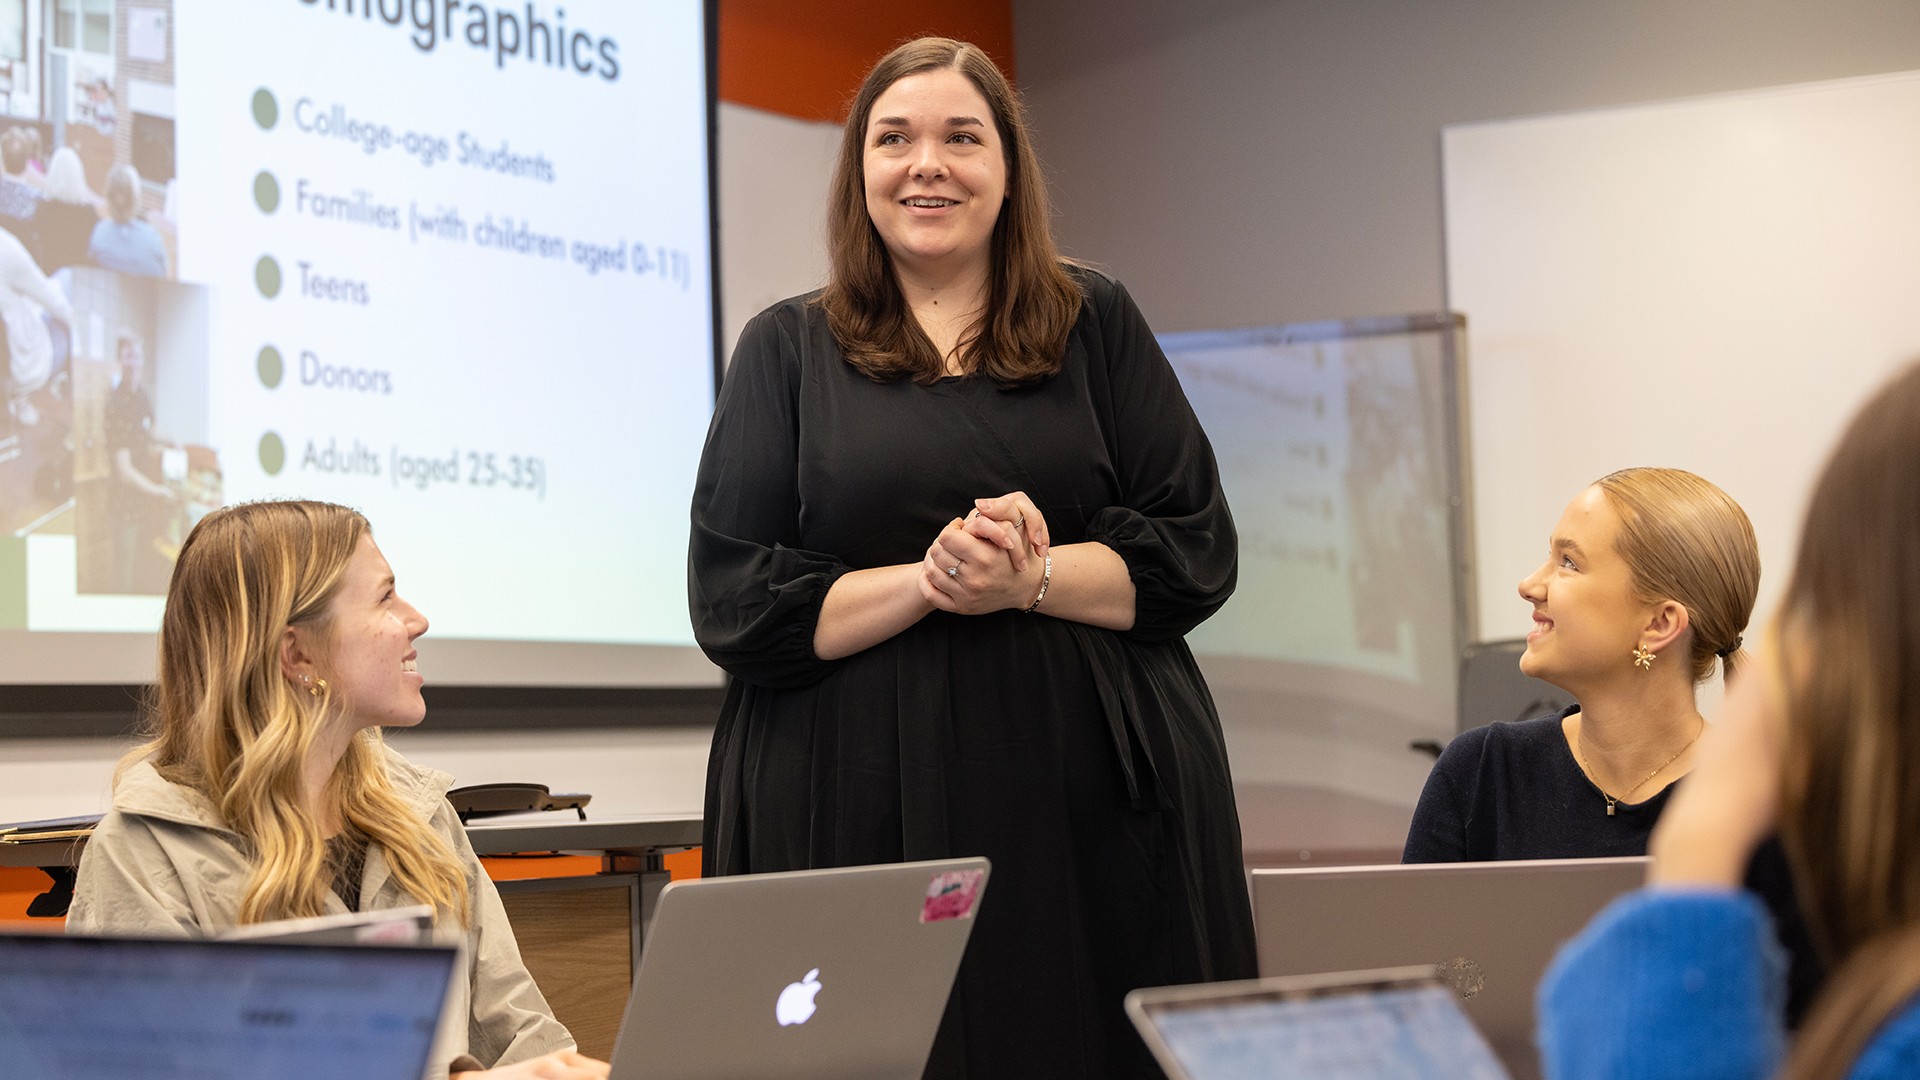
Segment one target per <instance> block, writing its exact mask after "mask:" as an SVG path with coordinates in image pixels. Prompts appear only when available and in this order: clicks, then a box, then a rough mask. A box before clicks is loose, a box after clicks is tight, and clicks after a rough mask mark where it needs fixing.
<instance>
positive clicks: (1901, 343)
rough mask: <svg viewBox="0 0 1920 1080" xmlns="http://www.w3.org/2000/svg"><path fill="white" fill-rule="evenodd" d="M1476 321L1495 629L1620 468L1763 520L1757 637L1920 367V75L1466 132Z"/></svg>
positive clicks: (1516, 612) (1458, 196)
mask: <svg viewBox="0 0 1920 1080" xmlns="http://www.w3.org/2000/svg"><path fill="white" fill-rule="evenodd" d="M1442 143H1443V154H1444V181H1445V211H1446V240H1447V295H1448V306H1449V307H1450V308H1451V309H1452V310H1454V311H1458V312H1461V313H1463V314H1464V315H1465V316H1466V319H1467V339H1468V347H1467V354H1468V356H1469V357H1470V358H1471V364H1470V371H1471V375H1470V378H1469V382H1468V395H1469V398H1468V399H1469V405H1470V410H1471V421H1470V429H1469V430H1470V432H1471V438H1470V447H1471V453H1472V458H1473V461H1472V468H1473V474H1474V510H1475V513H1474V530H1473V532H1474V538H1475V540H1474V552H1475V562H1476V571H1477V578H1478V585H1477V587H1478V598H1479V602H1478V604H1477V605H1476V606H1477V609H1478V623H1477V636H1478V638H1479V639H1481V640H1489V639H1495V638H1504V637H1518V636H1521V635H1522V634H1524V633H1525V631H1526V629H1527V626H1528V612H1529V608H1528V605H1526V604H1525V603H1523V602H1521V601H1520V600H1519V599H1518V597H1517V595H1516V594H1515V589H1514V583H1515V582H1517V581H1518V579H1519V578H1520V577H1521V576H1522V575H1524V574H1525V573H1527V572H1528V571H1530V570H1532V569H1533V567H1534V566H1536V565H1537V564H1538V563H1539V562H1540V561H1541V560H1542V559H1543V558H1544V557H1545V553H1546V541H1547V534H1548V532H1549V531H1550V530H1551V528H1552V526H1553V524H1554V522H1555V521H1556V520H1557V519H1558V517H1559V514H1560V511H1561V509H1562V508H1563V507H1564V506H1565V505H1566V503H1567V502H1568V501H1569V500H1571V499H1572V498H1573V497H1574V496H1575V495H1576V494H1577V493H1578V492H1579V491H1580V490H1581V489H1582V488H1583V487H1585V486H1586V485H1587V484H1589V483H1591V482H1592V481H1593V480H1594V479H1596V478H1598V477H1600V476H1602V475H1604V474H1606V473H1608V472H1611V471H1612V470H1614V469H1619V468H1624V467H1627V466H1633V465H1664V466H1674V467H1678V468H1684V469H1690V470H1693V471H1694V472H1697V473H1699V474H1701V475H1702V476H1705V477H1706V478H1707V479H1709V480H1712V481H1713V482H1715V483H1717V484H1719V485H1720V486H1721V487H1723V488H1725V489H1726V490H1727V492H1728V493H1729V494H1731V495H1732V496H1733V497H1734V498H1735V499H1737V500H1738V501H1739V502H1740V504H1741V505H1742V506H1744V507H1745V508H1746V510H1747V513H1748V515H1749V516H1750V517H1751V518H1752V519H1753V523H1754V528H1755V530H1756V532H1757V533H1758V535H1759V540H1760V552H1761V562H1762V566H1763V575H1762V580H1761V590H1760V603H1759V608H1758V610H1757V611H1756V614H1755V620H1754V623H1753V625H1754V626H1758V625H1760V623H1761V621H1762V620H1763V619H1764V618H1765V617H1766V616H1767V614H1768V613H1769V612H1770V611H1771V610H1772V609H1773V607H1774V604H1775V602H1776V600H1777V598H1778V596H1779V594H1780V591H1781V589H1782V587H1783V585H1784V584H1785V578H1786V576H1787V573H1788V570H1789V568H1790V567H1791V564H1792V558H1793V552H1794V547H1795V541H1796V539H1797V537H1798V534H1799V529H1800V521H1801V517H1802V514H1803V513H1804V508H1805V505H1806V500H1807V496H1808V493H1809V491H1810V490H1811V487H1812V484H1813V481H1814V480H1815V478H1816V475H1817V472H1818V470H1819V468H1820V467H1821V465H1822V463H1823V462H1824V460H1825V458H1826V455H1827V453H1828V451H1829V450H1830V448H1831V447H1832V445H1833V443H1834V442H1835V440H1836V439H1837V438H1838V436H1839V433H1840V430H1841V427H1842V425H1843V424H1844V423H1845V421H1846V420H1847V418H1848V417H1849V416H1850V415H1851V414H1852V412H1853V411H1854V409H1855V408H1856V407H1857V406H1858V405H1859V404H1860V403H1861V402H1862V400H1863V399H1864V398H1865V397H1866V396H1868V395H1869V394H1871V393H1872V392H1873V390H1874V389H1875V388H1876V387H1877V386H1878V385H1879V384H1880V383H1881V382H1882V381H1883V380H1884V379H1885V378H1886V377H1887V376H1889V375H1890V374H1891V373H1892V372H1893V371H1894V370H1895V369H1896V368H1897V367H1899V366H1901V365H1902V363H1903V362H1904V361H1905V360H1906V359H1907V358H1909V357H1912V356H1914V355H1916V354H1920V302H1917V301H1920V72H1906V73H1901V74H1896V75H1886V76H1875V77H1871V78H1863V79H1846V80H1839V81H1834V82H1822V83H1810V84H1804V85H1796V86H1786V87H1778V88H1772V89H1767V90H1758V91H1751V92H1744V93H1737V94H1727V95H1718V96H1713V97H1707V98H1698V99H1690V100H1685V101H1676V102H1668V103H1663V104H1652V105H1641V106H1635V107H1629V108H1619V109H1607V110H1601V111H1594V112H1583V113H1574V114H1567V115H1559V116H1546V117H1537V118H1530V119H1523V120H1509V121H1502V122H1495V123H1482V124H1471V125H1461V126H1456V127H1450V128H1447V129H1446V130H1445V131H1444V133H1443V137H1442Z"/></svg>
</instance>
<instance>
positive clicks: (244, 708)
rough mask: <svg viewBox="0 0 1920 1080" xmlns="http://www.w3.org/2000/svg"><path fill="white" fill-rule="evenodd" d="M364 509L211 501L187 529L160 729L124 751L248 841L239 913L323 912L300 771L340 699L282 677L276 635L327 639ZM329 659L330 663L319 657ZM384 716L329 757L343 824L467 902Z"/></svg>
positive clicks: (433, 899)
mask: <svg viewBox="0 0 1920 1080" xmlns="http://www.w3.org/2000/svg"><path fill="white" fill-rule="evenodd" d="M368 533H369V528H368V525H367V520H366V519H365V518H363V517H361V516H360V515H359V514H358V513H356V512H354V511H352V510H349V509H347V508H346V507H342V506H335V505H333V504H331V503H320V502H258V503H243V504H241V505H238V506H231V507H227V508H225V509H222V510H217V511H215V512H213V513H212V514H209V515H207V516H206V517H205V518H203V519H202V520H201V521H200V523H199V524H198V525H196V526H194V529H193V532H192V533H190V534H188V536H187V542H186V544H185V545H184V546H182V547H181V549H180V558H179V561H178V562H177V563H175V564H174V568H173V580H172V582H171V583H170V584H169V586H168V588H167V606H166V612H165V614H164V615H163V616H162V617H161V622H160V670H159V676H158V678H157V679H156V680H155V682H154V687H153V691H152V694H151V698H150V701H149V710H148V718H147V723H148V724H149V726H150V728H151V729H152V730H151V734H152V740H151V741H150V742H148V743H146V744H145V745H143V746H141V747H138V748H136V749H135V750H134V751H133V752H132V753H131V754H129V755H128V756H127V758H126V759H125V761H124V762H123V763H122V765H121V771H122V772H124V770H125V769H126V767H127V766H128V765H131V764H133V763H135V762H137V761H140V760H143V759H144V760H147V761H150V762H152V764H153V766H154V768H155V769H156V770H158V771H159V773H160V775H161V776H163V777H165V778H166V779H168V780H170V781H172V782H173V783H176V784H179V785H181V786H183V787H187V788H191V789H193V790H194V791H198V792H199V793H200V794H202V795H204V796H206V798H207V800H208V801H209V802H211V803H212V804H213V806H214V807H215V808H216V809H217V810H218V812H219V814H220V817H221V820H222V821H223V822H224V823H225V824H226V826H227V827H228V828H230V829H232V830H233V831H234V832H235V833H237V834H238V835H239V836H240V837H241V838H242V839H244V840H245V841H246V842H247V844H248V845H249V847H250V848H251V854H252V856H253V875H252V877H251V878H250V879H249V880H248V882H247V886H246V890H245V892H244V893H243V895H242V899H241V904H240V921H241V922H243V923H252V922H266V921H269V920H273V919H286V918H300V917H305V916H312V915H318V914H320V913H321V912H322V911H324V910H325V903H326V895H327V891H328V887H329V882H330V875H329V873H328V870H327V865H326V843H325V840H324V838H323V837H322V836H321V829H320V822H319V821H318V820H316V819H315V818H314V816H313V815H312V814H311V813H309V812H308V811H307V808H306V804H305V803H304V801H303V799H302V792H301V769H302V766H303V764H304V763H305V761H306V759H307V753H308V751H309V750H310V749H311V748H312V746H313V743H314V739H315V736H316V735H317V734H318V732H319V731H320V730H321V728H322V727H323V726H324V721H325V720H326V719H327V717H329V716H330V715H331V713H332V712H333V711H334V710H336V709H338V708H341V707H343V706H342V704H341V703H340V702H337V701H336V700H335V699H334V697H333V694H332V692H331V691H330V690H328V689H326V688H325V687H324V686H323V685H322V684H320V683H318V682H316V683H315V688H316V689H319V690H320V691H321V692H320V693H319V694H317V695H315V694H311V693H308V692H306V691H305V690H304V689H303V688H297V687H295V686H294V685H292V684H291V683H289V682H288V680H287V677H286V675H285V674H284V673H283V672H282V671H281V667H280V647H281V642H282V639H283V638H284V637H285V635H286V632H287V629H288V627H291V626H304V627H307V628H309V629H310V630H312V631H313V633H314V634H315V636H316V638H317V640H318V641H319V642H320V643H321V644H322V645H323V646H327V648H323V649H322V650H321V652H322V653H323V654H325V653H327V652H330V651H331V650H330V646H331V636H330V634H331V629H332V627H331V626H330V623H329V616H328V611H329V603H330V602H331V601H332V599H333V597H334V594H335V593H336V592H337V591H338V589H339V586H340V581H341V578H342V575H343V574H344V572H345V570H346V567H347V562H348V560H349V559H350V558H351V557H352V555H353V552H354V549H355V548H356V547H357V546H358V545H359V543H360V538H361V537H363V536H366V535H368ZM322 670H323V672H324V670H325V669H324V667H323V668H322ZM384 757H385V755H384V754H383V753H382V751H381V741H380V734H379V729H377V728H369V729H367V730H364V731H361V732H360V733H359V734H358V735H357V736H355V738H354V740H353V742H352V743H351V744H350V746H349V747H348V750H347V753H346V756H344V757H343V758H341V760H340V764H339V766H338V767H337V768H336V769H335V770H334V774H333V779H332V781H331V783H332V785H333V791H332V795H333V797H334V799H335V801H336V805H337V806H338V807H339V811H340V816H341V819H342V821H343V823H344V824H345V825H346V826H347V827H348V828H350V829H353V830H357V831H358V832H359V833H360V834H361V835H363V836H365V837H367V839H368V840H369V841H370V842H371V843H374V844H378V845H379V846H380V847H381V848H382V850H383V852H384V854H385V855H386V859H387V863H388V865H389V866H390V867H391V869H392V872H393V879H394V881H395V883H396V884H398V885H399V886H400V887H401V889H402V890H404V891H405V892H407V893H408V894H409V895H411V896H413V897H414V898H415V899H417V900H419V901H420V902H422V903H425V904H429V905H431V906H432V907H433V908H434V909H435V910H436V911H438V912H439V913H440V914H441V915H443V916H451V917H452V918H454V919H455V920H456V921H458V922H460V923H462V924H465V923H466V922H467V920H468V918H469V916H470V898H469V889H468V882H467V879H466V874H465V872H464V871H463V869H462V868H461V866H460V863H459V860H458V859H456V858H455V856H454V853H453V850H452V848H451V847H450V846H449V845H448V844H447V842H446V841H445V840H443V839H442V838H441V837H440V836H439V835H438V834H437V833H435V832H434V831H433V830H432V829H429V828H427V827H426V826H425V824H424V823H423V822H421V821H420V818H419V815H418V813H417V812H416V811H414V810H412V809H411V808H409V807H408V806H407V804H406V802H405V801H404V800H403V799H402V798H401V797H400V795H399V794H398V793H397V792H396V791H395V790H394V788H393V786H392V784H391V783H390V782H389V780H388V778H387V774H386V769H385V764H384Z"/></svg>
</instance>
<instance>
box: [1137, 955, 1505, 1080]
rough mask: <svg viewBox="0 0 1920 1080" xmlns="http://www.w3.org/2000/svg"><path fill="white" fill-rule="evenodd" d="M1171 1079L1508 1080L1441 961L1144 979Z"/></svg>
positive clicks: (1155, 1046)
mask: <svg viewBox="0 0 1920 1080" xmlns="http://www.w3.org/2000/svg"><path fill="white" fill-rule="evenodd" d="M1127 1015H1128V1017H1130V1018H1131V1019H1132V1020H1133V1024H1134V1026H1135V1027H1136V1028H1138V1029H1139V1031H1140V1037H1141V1038H1142V1039H1144V1040H1145V1041H1146V1044H1147V1046H1148V1048H1149V1049H1151V1050H1152V1051H1153V1056H1154V1057H1155V1058H1156V1059H1157V1060H1158V1061H1159V1062H1160V1067H1161V1068H1162V1069H1165V1070H1166V1073H1167V1076H1168V1077H1169V1078H1170V1080H1296V1078H1297V1080H1506V1076H1507V1073H1506V1071H1505V1070H1504V1069H1502V1068H1501V1067H1500V1063H1499V1061H1497V1060H1496V1059H1495V1058H1494V1056H1493V1051H1492V1050H1490V1049H1489V1048H1488V1047H1487V1043H1486V1040H1485V1039H1483V1038H1481V1037H1480V1033H1479V1032H1478V1031H1476V1030H1475V1029H1474V1026H1473V1023H1472V1021H1470V1020H1468V1019H1467V1017H1466V1014H1465V1013H1463V1012H1461V1011H1460V1005H1459V1002H1458V1001H1456V1000H1455V998H1454V995H1453V991H1452V989H1451V988H1450V987H1448V986H1447V985H1445V984H1444V983H1442V982H1440V981H1439V979H1438V978H1437V977H1436V975H1435V972H1434V969H1433V968H1432V967H1411V968H1390V969H1386V970H1381V971H1354V972H1343V973H1339V974H1333V975H1304V976H1294V977H1290V978H1278V979H1259V980H1254V981H1249V982H1231V983H1207V984H1204V985H1200V986H1170V987H1159V988H1155V989H1151V990H1135V991H1133V992H1132V993H1130V994H1128V995H1127Z"/></svg>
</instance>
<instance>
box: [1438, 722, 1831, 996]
mask: <svg viewBox="0 0 1920 1080" xmlns="http://www.w3.org/2000/svg"><path fill="white" fill-rule="evenodd" d="M1579 709H1580V706H1579V705H1569V706H1567V707H1566V708H1565V709H1563V710H1562V711H1560V712H1559V713H1556V714H1554V715H1552V716H1541V717H1536V718H1535V719H1532V720H1521V721H1518V722H1515V723H1507V724H1488V725H1486V726H1485V727H1477V728H1473V729H1472V730H1469V731H1463V732H1461V733H1460V735H1459V736H1458V737H1456V738H1455V739H1454V740H1453V741H1452V742H1451V743H1448V744H1447V749H1446V752H1445V753H1443V754H1441V755H1440V760H1439V761H1438V762H1436V763H1435V764H1434V766H1433V772H1432V774H1431V775H1429V776H1428V777H1427V786H1426V788H1425V790H1423V791H1422V792H1421V793H1420V803H1419V805H1418V806H1417V807H1416V808H1415V809H1414V812H1413V825H1412V827H1411V828H1410V829H1409V830H1408V831H1407V846H1406V850H1405V851H1404V852H1403V853H1402V854H1401V856H1400V861H1401V862H1408V863H1430V862H1486V861H1492V860H1501V859H1594V858H1604V857H1608V856H1622V855H1645V854H1646V853H1647V841H1648V839H1649V838H1650V837H1651V836H1652V835H1653V827H1654V826H1655V825H1656V824H1658V823H1659V821H1660V813H1661V811H1663V810H1665V809H1666V808H1667V801H1668V800H1669V799H1670V798H1671V797H1672V795H1673V793H1674V792H1675V791H1677V790H1678V789H1679V787H1680V785H1681V784H1684V783H1686V779H1685V778H1684V777H1682V778H1681V779H1679V780H1676V781H1674V782H1673V783H1671V784H1668V785H1667V786H1666V787H1664V788H1661V789H1660V790H1659V791H1658V792H1655V793H1654V794H1653V795H1651V796H1649V797H1648V798H1647V799H1645V800H1644V801H1642V802H1637V803H1625V802H1623V803H1617V804H1616V805H1615V806H1614V812H1613V813H1612V814H1611V815H1609V814H1608V813H1607V811H1606V805H1607V804H1606V799H1605V797H1604V796H1602V795H1601V794H1600V789H1599V788H1598V787H1596V786H1594V783H1593V781H1592V780H1589V779H1588V778H1587V774H1586V771H1585V770H1584V769H1582V768H1580V763H1579V762H1577V761H1575V760H1574V758H1573V751H1572V750H1571V749H1569V748H1568V747H1567V740H1566V737H1565V736H1564V735H1563V734H1561V724H1560V722H1561V721H1562V720H1565V719H1566V718H1567V717H1568V716H1571V715H1572V714H1573V713H1575V712H1578V711H1579ZM1746 885H1747V888H1748V890H1750V891H1751V892H1753V893H1754V894H1756V895H1757V896H1759V897H1760V899H1761V900H1762V901H1764V902H1765V903H1766V905H1767V910H1768V911H1769V912H1771V913H1772V915H1773V922H1774V932H1775V934H1776V935H1778V937H1779V939H1780V944H1781V946H1782V947H1783V948H1784V949H1785V950H1786V952H1787V957H1788V960H1789V962H1790V963H1789V970H1788V973H1787V1022H1788V1026H1789V1027H1798V1026H1799V1022H1800V1018H1801V1017H1802V1016H1803V1015H1805V1013H1806V1009H1807V1007H1808V1006H1809V1005H1811V1004H1812V1002H1813V997H1814V995H1815V994H1816V993H1817V992H1818V991H1819V989H1820V985H1821V983H1822V982H1823V981H1824V980H1825V979H1826V974H1827V972H1826V965H1825V964H1823V963H1822V962H1821V960H1820V954H1819V952H1818V950H1817V949H1816V947H1815V946H1814V943H1813V934H1812V931H1811V930H1810V929H1809V928H1808V926H1807V922H1806V917H1805V916H1804V915H1802V914H1801V911H1800V904H1799V902H1798V899H1797V898H1796V897H1795V895H1794V890H1793V874H1792V871H1791V870H1790V869H1789V868H1788V866H1787V857H1786V852H1785V850H1783V849H1782V848H1781V847H1780V842H1779V841H1778V840H1768V841H1767V842H1766V843H1764V844H1762V845H1760V849H1759V850H1758V851H1756V852H1755V853H1754V856H1753V862H1752V863H1751V864H1749V866H1748V867H1747V881H1746Z"/></svg>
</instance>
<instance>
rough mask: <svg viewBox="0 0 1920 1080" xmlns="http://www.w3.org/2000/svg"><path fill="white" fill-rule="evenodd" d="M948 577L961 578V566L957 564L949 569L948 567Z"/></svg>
mask: <svg viewBox="0 0 1920 1080" xmlns="http://www.w3.org/2000/svg"><path fill="white" fill-rule="evenodd" d="M947 576H948V577H953V578H957V577H959V576H960V567H959V566H958V565H957V564H956V565H954V566H949V567H947Z"/></svg>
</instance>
